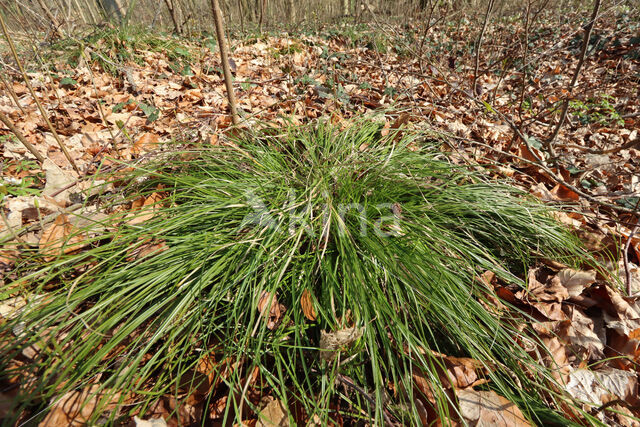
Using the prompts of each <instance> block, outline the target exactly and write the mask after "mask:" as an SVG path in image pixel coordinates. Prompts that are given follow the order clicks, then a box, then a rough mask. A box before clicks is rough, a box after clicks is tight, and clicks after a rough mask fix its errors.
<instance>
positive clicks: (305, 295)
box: [300, 289, 318, 322]
mask: <svg viewBox="0 0 640 427" xmlns="http://www.w3.org/2000/svg"><path fill="white" fill-rule="evenodd" d="M300 305H301V306H302V313H304V317H306V318H307V319H309V320H311V321H312V322H313V321H314V320H316V318H317V317H318V315H317V313H316V310H315V308H313V299H312V298H311V292H309V289H305V290H304V291H302V295H301V296H300Z"/></svg>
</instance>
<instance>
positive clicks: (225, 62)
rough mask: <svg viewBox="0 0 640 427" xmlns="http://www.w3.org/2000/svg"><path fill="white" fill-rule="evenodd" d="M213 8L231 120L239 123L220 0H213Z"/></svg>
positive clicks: (235, 123)
mask: <svg viewBox="0 0 640 427" xmlns="http://www.w3.org/2000/svg"><path fill="white" fill-rule="evenodd" d="M211 10H212V12H213V18H214V24H215V26H216V36H217V38H218V48H219V49H220V60H221V61H222V72H223V73H224V83H225V85H226V86H227V98H228V99H229V108H231V121H232V122H233V124H234V125H237V124H238V123H239V120H238V111H237V110H236V97H235V94H234V92H233V81H232V77H233V76H232V75H231V69H230V68H229V57H228V56H227V39H226V38H225V35H224V21H223V19H222V11H221V10H220V4H219V3H218V0H211Z"/></svg>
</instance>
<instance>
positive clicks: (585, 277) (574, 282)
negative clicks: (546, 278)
mask: <svg viewBox="0 0 640 427" xmlns="http://www.w3.org/2000/svg"><path fill="white" fill-rule="evenodd" d="M552 280H553V281H557V282H558V283H560V284H561V285H562V286H564V287H565V288H567V293H568V294H569V297H576V296H578V295H580V294H581V293H582V291H583V290H584V289H585V288H586V287H587V286H589V285H592V284H593V283H595V281H596V272H595V271H593V270H590V271H582V270H574V269H571V268H565V269H563V270H560V271H559V272H558V274H557V275H556V277H554V278H553V279H552Z"/></svg>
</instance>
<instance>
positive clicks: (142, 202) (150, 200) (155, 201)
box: [126, 193, 163, 225]
mask: <svg viewBox="0 0 640 427" xmlns="http://www.w3.org/2000/svg"><path fill="white" fill-rule="evenodd" d="M162 199H163V196H162V194H160V193H153V194H151V195H150V196H147V197H139V198H137V199H135V200H134V201H133V202H132V203H131V212H129V213H128V214H127V216H126V218H129V219H128V220H127V224H130V225H137V224H141V223H143V222H145V221H148V220H150V219H151V218H153V217H154V216H155V214H156V212H157V211H158V209H159V206H160V205H159V202H160V201H161V200H162Z"/></svg>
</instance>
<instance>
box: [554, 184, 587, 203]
mask: <svg viewBox="0 0 640 427" xmlns="http://www.w3.org/2000/svg"><path fill="white" fill-rule="evenodd" d="M551 194H553V195H554V196H555V197H556V198H557V199H558V200H562V201H577V200H580V196H579V195H578V193H576V192H575V191H573V190H571V189H569V188H567V187H565V186H564V185H562V184H556V186H555V187H553V188H552V189H551Z"/></svg>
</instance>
